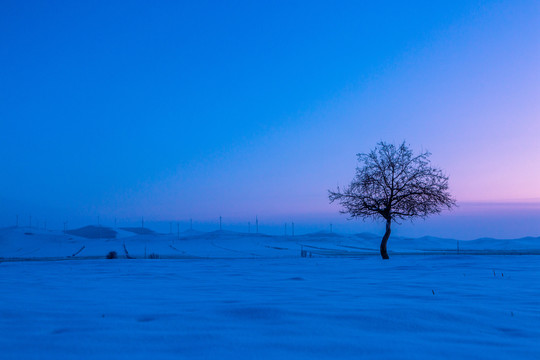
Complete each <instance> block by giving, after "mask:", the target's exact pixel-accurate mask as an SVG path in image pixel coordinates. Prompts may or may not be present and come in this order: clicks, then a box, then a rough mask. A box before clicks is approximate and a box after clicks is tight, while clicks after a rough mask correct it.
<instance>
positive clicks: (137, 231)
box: [120, 227, 156, 235]
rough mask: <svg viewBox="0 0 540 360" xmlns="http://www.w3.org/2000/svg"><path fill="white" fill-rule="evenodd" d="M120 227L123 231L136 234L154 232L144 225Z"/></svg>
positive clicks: (152, 233)
mask: <svg viewBox="0 0 540 360" xmlns="http://www.w3.org/2000/svg"><path fill="white" fill-rule="evenodd" d="M120 229H121V230H124V231H129V232H132V233H134V234H138V235H154V234H155V233H156V232H155V231H154V230H150V229H148V228H144V227H122V228H120Z"/></svg>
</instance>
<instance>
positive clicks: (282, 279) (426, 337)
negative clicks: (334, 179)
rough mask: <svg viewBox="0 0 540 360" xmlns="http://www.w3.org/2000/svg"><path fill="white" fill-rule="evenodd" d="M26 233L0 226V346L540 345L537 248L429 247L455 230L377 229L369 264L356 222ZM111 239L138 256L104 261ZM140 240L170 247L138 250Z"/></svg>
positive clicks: (395, 351) (529, 350)
mask: <svg viewBox="0 0 540 360" xmlns="http://www.w3.org/2000/svg"><path fill="white" fill-rule="evenodd" d="M25 232H26V233H29V231H28V229H20V228H10V229H2V230H0V254H2V255H1V256H2V257H3V258H4V261H3V262H0V358H1V359H85V358H94V359H157V358H171V359H182V358H185V359H222V358H231V359H266V358H268V359H314V358H315V359H316V358H326V359H334V358H354V359H357V358H384V359H388V358H390V359H405V358H411V359H418V358H426V359H432V358H448V359H455V358H467V359H511V358H519V359H538V358H540V328H539V327H538V324H540V302H539V301H538V299H540V282H539V280H538V279H539V278H540V257H538V256H536V255H521V256H517V255H512V256H508V255H504V256H502V255H497V256H495V255H485V256H475V255H466V254H465V255H464V254H463V253H460V254H459V255H458V254H454V255H452V254H449V253H447V252H443V253H444V254H445V255H436V254H435V255H433V251H432V250H434V249H435V250H436V249H439V250H441V249H442V250H445V249H447V246H450V245H452V246H455V245H456V240H440V241H438V240H437V239H433V238H423V239H415V240H411V239H399V238H396V239H393V238H391V242H390V243H389V244H390V246H394V248H395V249H397V250H395V252H394V254H393V255H392V254H391V259H390V260H388V261H383V260H381V259H380V258H379V256H372V255H371V254H375V253H376V249H377V245H378V237H376V236H373V238H370V236H372V235H369V234H361V235H351V236H340V235H336V234H311V235H306V236H298V237H295V238H294V239H292V238H285V237H267V236H263V235H253V234H251V235H246V234H237V233H228V232H217V233H195V232H192V233H189V234H188V233H184V234H183V236H182V233H181V237H180V240H179V239H178V238H177V237H176V238H175V236H172V235H170V236H169V235H157V234H150V235H148V234H146V235H133V234H129V233H122V234H119V238H118V239H108V240H107V239H87V238H79V237H74V236H69V235H64V234H61V233H55V232H48V231H47V232H44V231H36V230H33V231H32V234H31V235H25V234H24V233H25ZM392 240H393V242H392ZM411 242H412V243H413V244H414V246H412V245H410V244H411ZM508 242H509V243H510V245H511V244H512V240H508V241H502V240H490V239H484V240H479V241H478V242H477V244H474V243H471V244H468V243H467V245H463V244H462V243H464V242H460V246H461V247H463V246H469V248H475V247H476V249H490V250H492V249H497V246H498V247H499V248H502V249H505V250H508V249H509V246H510V245H508V244H507V243H508ZM124 243H125V244H126V248H128V250H129V253H130V254H133V256H135V257H139V258H137V259H116V260H106V259H104V255H105V254H106V253H107V252H108V251H111V250H116V251H118V253H119V254H120V255H123V254H124V252H123V244H124ZM537 243H538V238H530V239H522V240H520V241H516V243H515V244H517V247H518V248H519V247H520V246H521V249H522V250H524V251H525V250H527V249H528V250H531V249H536V248H537V247H536V244H537ZM405 244H408V245H407V246H408V247H407V246H405ZM419 244H420V245H422V247H419ZM428 245H429V246H428ZM82 246H84V247H85V248H84V249H83V250H82V251H81V252H80V253H79V254H80V255H79V254H78V255H76V256H74V257H72V256H71V255H72V254H73V253H74V252H76V251H78V250H79V249H80V248H81V247H82ZM145 247H146V252H147V254H149V253H156V254H159V255H163V257H166V256H169V255H170V256H171V257H172V255H178V254H181V255H182V256H181V257H182V258H178V259H160V260H152V259H144V258H140V257H144V249H145ZM481 247H482V248H481ZM302 248H303V249H304V250H306V249H313V250H314V251H315V252H314V253H312V256H313V257H312V258H310V257H307V258H303V257H300V251H301V249H302ZM169 249H170V250H169ZM317 249H323V250H324V251H328V249H333V250H334V252H331V256H332V257H325V254H326V253H325V252H324V251H322V250H320V251H319V250H317ZM363 249H366V250H363ZM418 249H420V250H418ZM426 249H428V250H429V252H425V251H424V250H426ZM401 250H403V251H404V252H405V250H407V251H409V250H410V252H406V253H407V254H408V255H400V251H401ZM86 251H88V253H87V254H86V255H84V256H83V253H84V252H86ZM306 251H307V250H306ZM341 251H351V252H349V253H347V252H345V253H343V252H341ZM362 251H365V253H364V255H362ZM413 251H418V255H411V253H413ZM347 254H348V255H351V256H345V255H347ZM425 254H430V255H425ZM338 255H339V256H338ZM353 255H354V257H352V256H353ZM92 256H99V257H100V258H101V259H93V258H92ZM8 258H9V260H8ZM13 258H19V259H21V258H23V259H32V260H42V261H13ZM51 258H56V259H58V258H62V259H73V260H69V261H66V260H60V261H59V260H55V261H51V260H48V259H51ZM77 259H80V260H81V261H77ZM7 260H8V261H7ZM46 260H48V261H46ZM0 261H2V260H0Z"/></svg>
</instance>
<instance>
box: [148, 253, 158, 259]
mask: <svg viewBox="0 0 540 360" xmlns="http://www.w3.org/2000/svg"><path fill="white" fill-rule="evenodd" d="M148 258H149V259H159V255H158V254H154V253H151V254H150V255H148Z"/></svg>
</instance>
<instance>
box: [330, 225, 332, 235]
mask: <svg viewBox="0 0 540 360" xmlns="http://www.w3.org/2000/svg"><path fill="white" fill-rule="evenodd" d="M331 233H332V224H330V234H331Z"/></svg>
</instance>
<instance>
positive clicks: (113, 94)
mask: <svg viewBox="0 0 540 360" xmlns="http://www.w3.org/2000/svg"><path fill="white" fill-rule="evenodd" d="M539 35H540V5H539V4H538V2H535V1H448V2H444V1H441V2H432V1H425V2H407V3H405V2H384V3H378V2H377V3H375V2H340V3H339V4H336V3H335V2H316V1H305V2H272V3H268V4H262V3H260V2H242V1H238V2H227V3H225V2H202V1H201V2H162V3H159V4H158V3H154V2H143V1H126V2H121V1H110V2H88V3H87V2H38V1H36V2H32V1H27V2H20V1H3V2H2V4H1V5H0V121H1V132H0V142H1V145H0V161H1V162H2V164H1V165H2V168H3V169H5V171H4V176H2V177H0V199H1V204H0V217H1V222H0V223H2V224H6V225H7V224H10V223H11V222H12V219H13V217H14V214H21V216H23V214H24V216H27V215H28V214H34V216H35V217H36V218H38V217H39V218H42V219H44V218H50V220H49V222H50V223H55V222H56V223H58V224H60V223H61V221H63V220H61V219H66V218H71V219H73V220H72V221H73V222H79V223H84V222H92V221H94V219H95V218H96V217H97V216H98V215H99V216H101V218H102V219H108V221H111V219H113V218H114V217H118V218H121V219H124V220H125V221H134V219H138V218H139V217H140V216H142V215H145V216H146V217H148V218H150V219H154V220H155V221H161V220H163V221H169V220H182V221H186V219H188V218H196V219H200V221H201V222H210V221H212V219H216V218H217V217H218V216H219V215H224V216H226V217H227V218H229V219H231V222H237V223H243V222H246V221H247V219H251V218H253V217H254V215H255V214H259V215H261V216H263V217H266V218H271V219H273V220H272V221H273V222H274V223H276V224H278V223H282V222H285V221H290V219H294V218H302V219H306V220H305V223H306V224H308V223H310V224H312V227H313V228H315V227H316V226H318V225H317V224H319V223H324V222H326V219H330V218H331V217H332V216H335V213H336V211H337V209H336V208H335V207H333V206H330V205H329V204H328V201H327V195H326V190H327V189H328V188H332V187H335V186H336V185H337V184H345V183H347V182H348V181H350V179H351V178H352V176H353V175H354V167H355V165H356V164H355V161H356V157H355V154H356V153H358V152H365V151H368V150H369V149H370V148H372V147H373V146H374V145H375V143H377V142H378V141H380V140H385V141H394V142H401V141H403V140H406V141H407V142H409V143H410V144H411V146H412V147H413V148H415V149H416V150H420V149H428V150H430V151H431V152H432V153H433V157H432V159H433V161H434V163H435V164H436V165H438V166H440V167H442V168H443V169H445V170H446V171H447V172H448V173H449V175H450V184H451V188H452V190H453V192H454V194H455V196H456V197H457V199H458V201H460V202H462V203H464V204H465V203H471V202H483V203H485V202H488V203H490V202H508V203H516V202H519V203H523V202H525V203H531V202H532V203H537V202H540V185H538V184H540V167H539V166H538V164H540V145H539V143H540V142H539V141H537V139H538V135H540V115H539V114H540V106H539V103H540V102H539V100H540V85H539V84H540V66H539V65H538V64H540V45H539V41H538V38H539ZM462 209H463V207H462ZM511 209H515V206H514V207H511ZM507 210H508V209H507ZM459 211H460V210H458V213H457V214H458V215H459V214H460V213H459ZM501 211H503V210H501ZM508 211H510V210H508ZM512 211H513V210H512ZM524 211H526V210H524ZM483 213H484V212H482V214H483ZM458 215H456V214H453V215H448V216H447V218H445V219H448V221H447V223H445V224H443V225H440V227H438V229H439V232H440V233H441V234H439V235H444V234H446V233H448V234H451V232H450V229H452V228H453V227H454V228H455V226H453V225H452V224H453V223H452V221H453V220H451V219H452V216H458ZM471 216H473V215H470V214H469V215H468V216H467V217H468V218H471ZM482 216H484V215H482ZM494 218H495V217H494ZM75 219H76V220H75ZM310 219H311V220H310ZM344 221H345V220H343V222H344ZM434 221H441V219H438V220H434ZM445 221H446V220H445ZM497 222H500V220H497ZM344 224H345V222H344ZM522 225H523V224H519V225H517V224H516V222H515V221H509V223H508V224H507V225H505V226H506V227H504V229H502V228H501V234H502V232H504V233H505V234H506V233H508V234H515V235H523V232H524V231H525V230H524V229H525V228H524V227H523V226H522ZM276 226H277V225H276ZM351 226H353V225H350V224H347V227H348V228H351ZM354 226H356V227H355V228H351V231H354V230H361V229H363V228H362V226H364V225H363V224H362V223H355V225H354ZM365 226H367V227H369V226H371V225H365ZM420 226H421V224H420V225H417V226H416V227H412V228H410V229H411V230H410V231H411V232H415V233H416V232H417V231H422V230H421V228H420V230H418V229H419V227H420ZM427 228H429V227H426V229H427ZM526 229H527V230H526V231H527V234H530V235H538V233H540V228H538V227H537V228H531V229H530V228H526ZM503 230H504V231H503ZM514 230H515V231H514ZM430 231H431V232H433V231H435V230H433V231H432V230H430ZM445 231H446V232H445ZM490 231H492V230H490ZM535 231H536V232H537V233H536V234H533V233H534V232H535ZM531 232H533V233H531ZM486 235H488V234H486ZM493 235H495V236H496V235H497V234H492V236H493ZM450 236H451V235H450ZM463 236H466V235H463Z"/></svg>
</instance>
